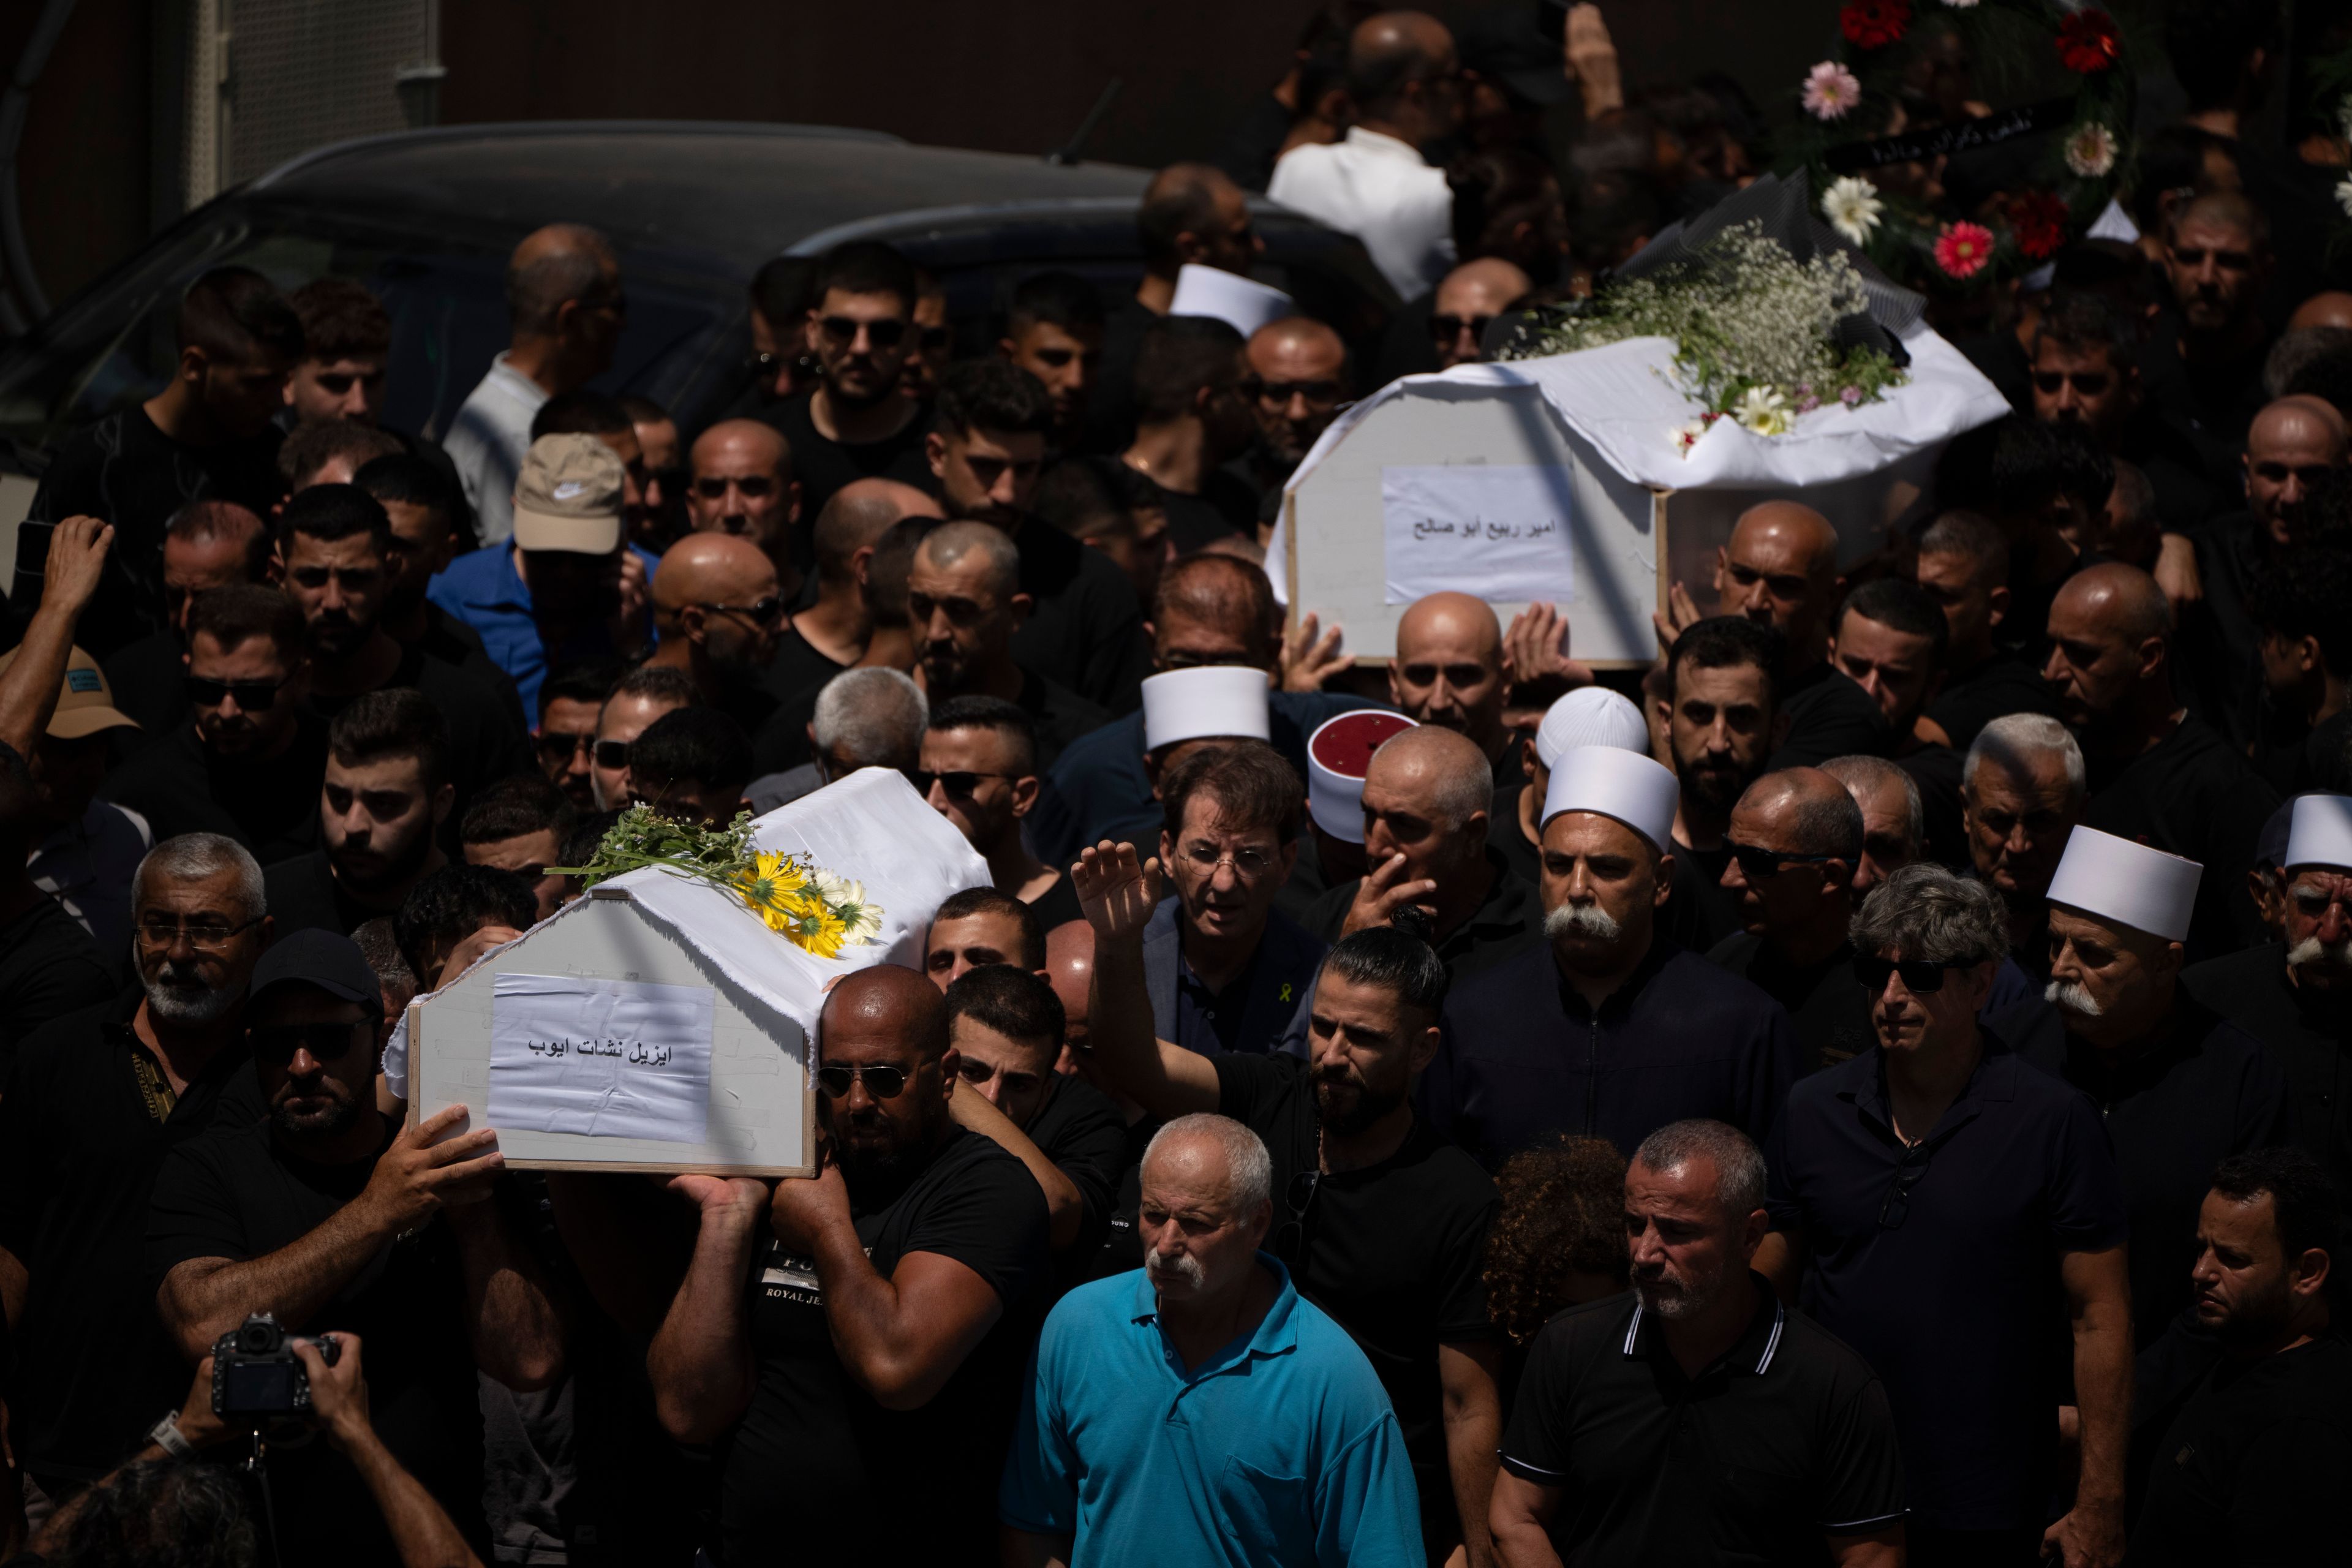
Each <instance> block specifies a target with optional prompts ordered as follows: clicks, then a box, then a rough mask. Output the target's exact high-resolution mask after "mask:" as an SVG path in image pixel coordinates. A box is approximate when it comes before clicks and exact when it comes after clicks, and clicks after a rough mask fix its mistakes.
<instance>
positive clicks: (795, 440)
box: [761, 240, 937, 570]
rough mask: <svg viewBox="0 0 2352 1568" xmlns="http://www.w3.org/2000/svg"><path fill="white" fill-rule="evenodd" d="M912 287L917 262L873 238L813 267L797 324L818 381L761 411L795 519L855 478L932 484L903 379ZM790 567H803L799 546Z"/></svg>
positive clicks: (913, 402)
mask: <svg viewBox="0 0 2352 1568" xmlns="http://www.w3.org/2000/svg"><path fill="white" fill-rule="evenodd" d="M918 292H919V283H918V281H917V279H916V276H915V267H914V264H913V263H912V262H910V261H908V259H907V258H905V257H903V256H901V255H899V254H898V252H897V251H896V250H893V249H892V248H891V247H888V246H887V245H884V244H882V243H880V242H879V241H877V240H852V241H850V242H849V243H848V244H846V245H840V246H836V247H834V248H833V249H832V250H830V251H827V252H826V253H825V255H824V259H822V260H821V261H819V262H818V263H817V269H816V279H815V281H814V283H813V284H812V285H811V288H810V298H811V299H812V300H814V303H813V304H811V305H810V306H809V308H808V314H807V318H806V320H805V321H803V322H801V323H799V326H798V331H799V333H800V334H801V336H802V337H803V340H804V341H805V342H806V346H807V350H808V353H810V354H811V355H812V356H814V359H815V360H816V363H817V380H816V384H815V385H814V386H813V387H811V388H810V389H809V390H808V391H807V392H805V393H803V394H801V395H797V396H795V397H793V398H792V399H791V400H790V401H788V402H785V403H782V404H779V405H775V406H774V407H772V408H770V409H768V410H765V411H764V412H762V414H761V417H762V418H764V419H766V420H767V421H768V422H769V423H771V424H772V425H773V426H775V427H776V428H777V429H778V430H780V431H782V433H783V437H784V442H785V445H786V446H787V447H789V448H790V450H791V453H792V456H791V458H790V461H791V464H792V471H793V478H796V479H798V480H799V482H800V515H802V516H803V517H814V516H815V515H816V514H817V513H818V512H820V511H822V510H824V503H825V502H826V501H828V500H832V499H833V492H834V491H835V490H837V489H840V488H841V487H842V486H844V485H845V484H847V483H849V482H850V481H851V480H852V479H898V480H900V481H902V482H904V483H907V484H910V485H915V486H917V487H919V488H920V489H926V490H929V489H936V488H937V487H936V486H934V485H933V484H932V482H931V473H930V466H929V464H928V463H927V462H925V461H924V458H923V436H924V421H923V404H922V400H921V399H919V398H918V397H916V396H914V395H911V394H910V393H909V392H908V390H907V385H906V368H907V357H908V355H909V354H910V353H913V352H914V350H915V343H916V327H915V297H916V295H917V293H918ZM800 548H801V549H802V550H804V549H805V546H804V545H803V546H802V547H800ZM795 563H796V564H798V565H800V566H801V567H802V568H803V570H805V569H806V567H807V565H808V560H807V559H806V557H805V556H804V555H803V554H800V553H798V552H796V553H795Z"/></svg>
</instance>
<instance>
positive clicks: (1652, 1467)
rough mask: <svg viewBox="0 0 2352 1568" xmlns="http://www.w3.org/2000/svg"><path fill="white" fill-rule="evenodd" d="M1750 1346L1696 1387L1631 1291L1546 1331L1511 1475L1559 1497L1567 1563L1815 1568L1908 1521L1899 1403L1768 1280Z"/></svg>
mask: <svg viewBox="0 0 2352 1568" xmlns="http://www.w3.org/2000/svg"><path fill="white" fill-rule="evenodd" d="M1748 1279H1749V1280H1750V1281H1751V1283H1752V1286H1753V1288H1754V1289H1755V1292H1756V1315H1755V1317H1754V1318H1753V1319H1751V1320H1750V1321H1749V1322H1748V1331H1747V1332H1746V1333H1744V1334H1742V1335H1741V1336H1740V1338H1739V1342H1738V1343H1737V1344H1735V1345H1733V1346H1732V1347H1731V1349H1730V1350H1728V1351H1727V1352H1724V1354H1723V1355H1722V1357H1721V1358H1720V1359H1718V1360H1717V1362H1716V1363H1714V1364H1713V1365H1712V1366H1709V1367H1706V1369H1705V1370H1703V1371H1701V1372H1700V1373H1699V1374H1698V1375H1697V1376H1696V1377H1691V1376H1688V1375H1686V1374H1685V1373H1684V1372H1683V1369H1682V1365H1681V1363H1678V1362H1676V1361H1675V1357H1674V1353H1673V1352H1671V1351H1669V1350H1668V1349H1667V1348H1666V1341H1665V1335H1664V1333H1662V1332H1661V1331H1659V1327H1658V1322H1657V1320H1656V1318H1655V1317H1654V1315H1653V1314H1651V1313H1649V1312H1647V1311H1644V1310H1643V1307H1642V1303H1641V1300H1640V1299H1639V1298H1638V1297H1636V1296H1634V1295H1633V1294H1632V1293H1630V1292H1629V1293H1627V1294H1625V1295H1622V1296H1612V1297H1609V1298H1608V1299H1607V1300H1600V1301H1590V1302H1587V1303H1585V1304H1584V1305H1583V1306H1580V1307H1570V1308H1569V1309H1568V1310H1566V1311H1564V1312H1561V1313H1560V1314H1559V1315H1558V1316H1557V1317H1555V1318H1553V1319H1552V1320H1551V1321H1549V1322H1548V1323H1546V1324H1545V1325H1544V1326H1543V1331H1541V1332H1540V1333H1538V1334H1537V1335H1536V1341H1535V1344H1534V1346H1533V1347H1532V1348H1531V1349H1530V1351H1529V1353H1528V1368H1527V1373H1526V1375H1525V1376H1524V1377H1523V1378H1521V1380H1520V1382H1519V1396H1518V1403H1517V1405H1516V1406H1515V1407H1514V1409H1513V1410H1512V1412H1511V1422H1510V1426H1508V1428H1507V1429H1506V1431H1505V1432H1504V1434H1503V1468H1505V1469H1507V1470H1508V1471H1510V1472H1511V1474H1513V1475H1515V1476H1517V1477H1518V1478H1519V1479H1521V1480H1524V1481H1527V1482H1528V1483H1530V1484H1532V1485H1535V1486H1538V1487H1544V1488H1548V1489H1553V1490H1557V1491H1558V1492H1559V1494H1560V1499H1559V1511H1558V1512H1556V1513H1555V1514H1553V1515H1552V1521H1551V1528H1550V1531H1549V1534H1550V1536H1551V1544H1552V1550H1553V1551H1555V1552H1558V1553H1559V1558H1560V1561H1561V1562H1563V1563H1578V1564H1592V1565H1593V1568H1602V1565H1605V1564H1612V1563H1624V1564H1627V1565H1628V1568H1632V1565H1633V1564H1642V1565H1644V1568H1646V1565H1648V1564H1652V1563H1710V1564H1735V1563H1756V1564H1766V1563H1771V1564H1781V1563H1788V1564H1797V1563H1804V1564H1812V1563H1822V1562H1826V1561H1827V1560H1828V1557H1827V1551H1826V1543H1825V1538H1826V1537H1828V1536H1832V1535H1860V1534H1864V1533H1867V1532H1869V1531H1878V1530H1885V1528H1887V1527H1888V1526H1889V1525H1892V1524H1895V1523H1896V1522H1898V1521H1901V1519H1902V1518H1903V1467H1902V1464H1901V1461H1900V1460H1899V1458H1897V1456H1896V1447H1895V1421H1894V1417H1893V1416H1892V1415H1890V1414H1889V1413H1888V1411H1887V1406H1886V1394H1885V1390H1884V1389H1883V1388H1881V1387H1880V1386H1879V1382H1878V1379H1877V1377H1876V1376H1875V1375H1874V1373H1872V1372H1871V1370H1870V1367H1869V1365H1868V1364H1867V1363H1864V1360H1863V1359H1862V1358H1861V1357H1860V1356H1858V1355H1856V1354H1854V1352H1853V1351H1851V1350H1848V1349H1847V1348H1846V1347H1845V1346H1844V1345H1843V1344H1841V1343H1840V1342H1838V1341H1837V1340H1836V1339H1835V1338H1834V1337H1833V1336H1832V1335H1831V1334H1830V1333H1829V1332H1828V1331H1826V1330H1824V1329H1822V1327H1821V1326H1820V1325H1819V1324H1817V1323H1815V1322H1813V1321H1811V1319H1809V1318H1807V1317H1806V1316H1805V1315H1804V1314H1803V1313H1802V1312H1792V1311H1790V1310H1787V1309H1786V1308H1784V1307H1782V1306H1781V1305H1780V1302H1778V1301H1777V1300H1774V1299H1773V1296H1772V1289H1771V1287H1770V1286H1769V1284H1767V1283H1766V1281H1765V1280H1764V1279H1763V1278H1762V1277H1761V1276H1759V1275H1754V1274H1751V1275H1749V1276H1748Z"/></svg>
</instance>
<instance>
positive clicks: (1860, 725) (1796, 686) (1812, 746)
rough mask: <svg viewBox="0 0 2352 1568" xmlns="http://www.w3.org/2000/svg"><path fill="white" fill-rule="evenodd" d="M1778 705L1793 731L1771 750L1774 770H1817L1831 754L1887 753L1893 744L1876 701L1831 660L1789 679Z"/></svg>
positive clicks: (1871, 755)
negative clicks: (1774, 750) (1832, 663)
mask: <svg viewBox="0 0 2352 1568" xmlns="http://www.w3.org/2000/svg"><path fill="white" fill-rule="evenodd" d="M1779 707H1780V711H1781V712H1782V713H1783V714H1785V715H1786V716H1787V717H1788V721H1789V734H1788V738H1787V739H1785V740H1783V741H1782V742H1780V750H1779V751H1777V752H1773V753H1772V759H1771V762H1770V763H1769V764H1768V768H1769V771H1772V772H1776V773H1777V772H1778V771H1780V769H1782V768H1817V767H1820V766H1821V765H1822V763H1826V762H1828V761H1829V760H1830V759H1831V758H1832V757H1854V756H1867V757H1883V756H1885V754H1886V753H1887V751H1888V750H1889V748H1891V747H1892V746H1893V745H1894V743H1895V734H1894V731H1891V730H1889V729H1888V728H1887V725H1886V714H1885V711H1884V710H1881V709H1880V708H1879V706H1878V699H1877V698H1875V697H1873V696H1872V695H1871V694H1870V693H1869V692H1867V691H1864V689H1862V688H1861V686H1860V685H1858V684H1857V683H1856V682H1855V681H1854V679H1853V677H1851V676H1849V675H1847V674H1846V673H1845V671H1843V670H1842V669H1838V668H1833V667H1832V665H1831V664H1830V662H1829V661H1828V660H1827V659H1823V660H1822V662H1821V663H1819V664H1817V665H1815V666H1813V668H1811V669H1809V670H1807V671H1805V673H1804V674H1802V675H1801V676H1798V677H1797V678H1796V679H1794V680H1791V681H1790V682H1789V683H1788V685H1787V686H1786V687H1784V688H1783V689H1781V691H1780V702H1779Z"/></svg>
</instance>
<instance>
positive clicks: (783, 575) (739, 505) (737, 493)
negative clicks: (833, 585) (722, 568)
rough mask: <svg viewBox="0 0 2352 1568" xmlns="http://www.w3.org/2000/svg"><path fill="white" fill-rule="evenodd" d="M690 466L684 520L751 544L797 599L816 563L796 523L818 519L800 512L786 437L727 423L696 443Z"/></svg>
mask: <svg viewBox="0 0 2352 1568" xmlns="http://www.w3.org/2000/svg"><path fill="white" fill-rule="evenodd" d="M687 463H688V469H689V479H688V486H687V492H686V516H687V521H688V523H689V524H690V525H691V526H692V527H693V529H694V531H696V532H698V533H730V534H734V535H736V536H738V537H739V538H742V539H748V540H749V541H751V543H753V544H755V545H757V546H758V547H759V548H760V549H761V551H763V552H765V553H766V554H767V557H768V559H769V560H770V561H771V562H772V563H774V565H775V572H776V581H777V582H778V583H779V584H782V591H783V594H784V596H785V597H786V598H787V599H791V598H794V597H796V596H798V595H799V593H800V589H801V579H802V577H803V574H805V573H806V572H807V571H808V570H809V568H810V567H812V566H813V565H814V563H815V560H816V552H815V551H814V548H813V547H812V542H811V541H810V540H809V539H808V538H807V537H806V535H807V532H808V531H807V530H804V529H802V528H800V527H799V526H798V525H799V523H800V520H801V519H802V517H803V516H814V515H815V514H814V512H808V513H804V512H803V510H802V509H801V500H800V491H801V488H800V484H799V482H798V481H797V480H795V479H793V449H792V447H790V446H788V445H787V444H786V443H785V440H784V437H783V436H782V433H780V432H779V431H778V430H777V429H776V427H775V426H772V425H767V424H763V423H761V421H760V420H757V419H723V420H721V421H719V423H718V424H716V425H713V426H711V427H710V428H709V429H708V430H705V431H704V432H703V433H702V434H701V435H699V436H698V437H695V440H694V446H693V447H692V449H691V450H690V451H689V452H688V457H687ZM673 548H675V546H673Z"/></svg>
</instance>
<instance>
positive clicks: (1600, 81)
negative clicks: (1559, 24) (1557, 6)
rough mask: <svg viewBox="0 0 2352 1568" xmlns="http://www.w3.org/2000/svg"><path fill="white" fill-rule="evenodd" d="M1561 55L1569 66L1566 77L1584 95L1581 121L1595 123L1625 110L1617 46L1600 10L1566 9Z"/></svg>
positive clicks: (1597, 8)
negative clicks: (1573, 81) (1615, 111)
mask: <svg viewBox="0 0 2352 1568" xmlns="http://www.w3.org/2000/svg"><path fill="white" fill-rule="evenodd" d="M1560 44H1561V48H1560V54H1561V58H1562V59H1563V60H1564V61H1565V62H1566V64H1567V66H1568V74H1569V75H1570V76H1571V77H1573V78H1574V79H1576V84H1577V86H1578V87H1579V88H1580V89H1583V92H1584V118H1585V119H1587V120H1594V119H1598V118H1599V117H1600V116H1601V115H1603V114H1606V113H1608V112H1610V111H1611V110H1617V109H1622V108H1624V107H1625V88H1624V83H1623V79H1622V74H1621V73H1620V71H1619V69H1618V63H1617V44H1616V41H1615V40H1614V39H1612V38H1611V37H1610V36H1609V24H1608V23H1607V22H1606V21H1605V20H1603V19H1602V17H1601V7H1600V6H1598V5H1571V6H1570V7H1569V8H1568V26H1567V27H1566V28H1565V29H1564V30H1563V33H1562V37H1561V39H1560Z"/></svg>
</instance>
